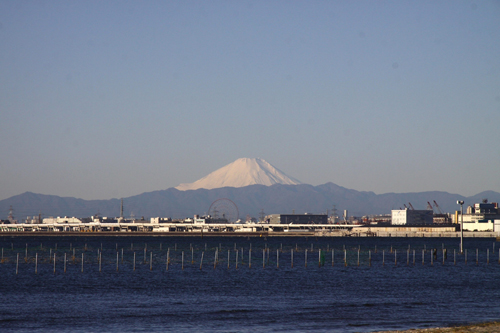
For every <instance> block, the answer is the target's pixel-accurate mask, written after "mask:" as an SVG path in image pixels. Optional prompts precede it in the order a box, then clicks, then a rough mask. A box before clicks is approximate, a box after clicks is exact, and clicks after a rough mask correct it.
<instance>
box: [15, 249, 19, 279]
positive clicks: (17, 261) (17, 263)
mask: <svg viewBox="0 0 500 333" xmlns="http://www.w3.org/2000/svg"><path fill="white" fill-rule="evenodd" d="M18 273H19V253H18V254H17V260H16V275H17V274H18Z"/></svg>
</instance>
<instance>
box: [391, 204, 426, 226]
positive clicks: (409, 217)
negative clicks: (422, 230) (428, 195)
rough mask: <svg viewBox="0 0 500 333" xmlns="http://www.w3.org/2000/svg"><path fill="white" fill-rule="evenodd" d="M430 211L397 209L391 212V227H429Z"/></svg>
mask: <svg viewBox="0 0 500 333" xmlns="http://www.w3.org/2000/svg"><path fill="white" fill-rule="evenodd" d="M432 223H433V212H432V210H416V209H408V208H406V209H397V210H393V211H392V225H408V226H412V225H431V224H432Z"/></svg>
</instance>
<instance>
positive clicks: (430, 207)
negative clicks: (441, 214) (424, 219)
mask: <svg viewBox="0 0 500 333" xmlns="http://www.w3.org/2000/svg"><path fill="white" fill-rule="evenodd" d="M427 209H428V210H432V211H433V212H434V208H433V207H432V205H431V203H430V202H429V201H427Z"/></svg>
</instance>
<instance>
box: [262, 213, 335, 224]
mask: <svg viewBox="0 0 500 333" xmlns="http://www.w3.org/2000/svg"><path fill="white" fill-rule="evenodd" d="M266 221H267V222H268V223H269V224H328V216H327V215H326V214H272V215H268V216H267V218H266Z"/></svg>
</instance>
